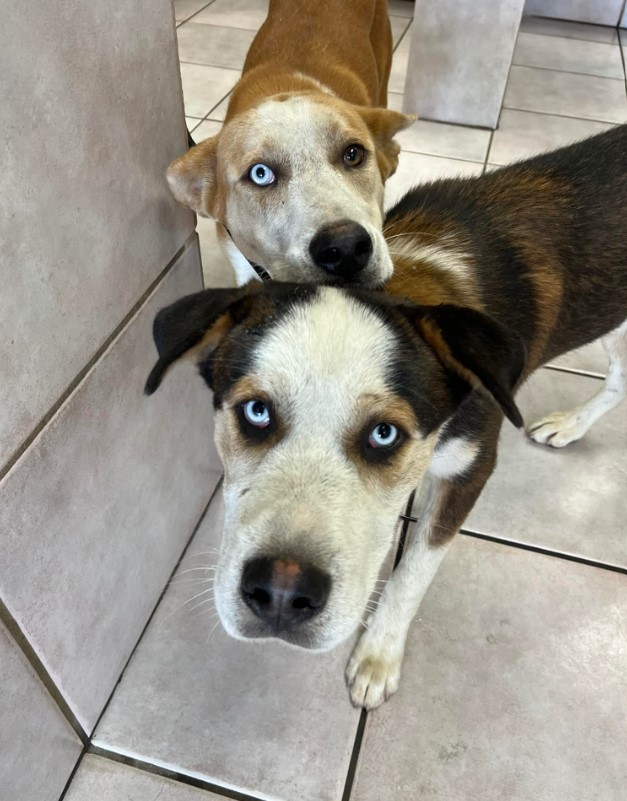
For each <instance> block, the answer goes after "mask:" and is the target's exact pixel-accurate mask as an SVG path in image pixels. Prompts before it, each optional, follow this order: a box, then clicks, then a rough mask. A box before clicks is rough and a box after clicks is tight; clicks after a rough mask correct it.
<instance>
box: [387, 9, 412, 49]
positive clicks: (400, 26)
mask: <svg viewBox="0 0 627 801" xmlns="http://www.w3.org/2000/svg"><path fill="white" fill-rule="evenodd" d="M410 24H411V20H410V19H408V18H407V17H394V16H390V25H391V28H392V44H393V46H394V47H396V45H397V44H398V43H399V42H400V40H401V38H402V36H403V34H404V33H405V31H406V30H407V29H408V28H409V26H410Z"/></svg>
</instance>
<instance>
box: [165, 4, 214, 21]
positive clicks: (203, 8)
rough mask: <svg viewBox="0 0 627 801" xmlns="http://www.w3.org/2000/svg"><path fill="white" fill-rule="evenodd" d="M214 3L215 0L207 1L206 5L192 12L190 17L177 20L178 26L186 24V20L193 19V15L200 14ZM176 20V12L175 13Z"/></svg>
mask: <svg viewBox="0 0 627 801" xmlns="http://www.w3.org/2000/svg"><path fill="white" fill-rule="evenodd" d="M213 3H215V0H209V2H208V3H205V5H204V6H203V7H202V8H199V9H198V11H194V13H193V14H190V15H189V17H185V19H184V20H181V22H177V23H176V27H177V28H180V27H181V25H184V24H185V23H186V22H189V21H190V19H192V18H193V17H195V16H196V14H200V12H201V11H204V10H205V9H206V8H208V7H209V6H210V5H212V4H213ZM174 21H175V22H176V13H175V14H174Z"/></svg>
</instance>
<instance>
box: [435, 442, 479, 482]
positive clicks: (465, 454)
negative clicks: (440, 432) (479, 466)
mask: <svg viewBox="0 0 627 801" xmlns="http://www.w3.org/2000/svg"><path fill="white" fill-rule="evenodd" d="M479 450H480V448H479V443H477V442H471V441H470V440H468V439H466V437H449V438H448V439H445V440H444V441H443V442H442V444H441V445H440V444H437V445H436V446H435V451H434V452H433V457H432V459H431V464H430V465H429V473H430V474H431V475H432V476H434V477H435V478H442V479H449V478H454V477H455V476H460V475H462V474H463V473H465V472H466V471H467V470H468V469H469V468H470V467H471V466H472V464H473V463H474V461H475V459H476V458H477V455H478V454H479Z"/></svg>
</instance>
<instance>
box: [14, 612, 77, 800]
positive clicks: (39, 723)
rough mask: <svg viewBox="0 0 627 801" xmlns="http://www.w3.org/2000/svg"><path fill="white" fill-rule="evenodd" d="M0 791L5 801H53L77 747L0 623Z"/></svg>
mask: <svg viewBox="0 0 627 801" xmlns="http://www.w3.org/2000/svg"><path fill="white" fill-rule="evenodd" d="M0 720H1V721H2V725H1V726H0V786H1V787H2V790H1V791H0V793H1V795H2V798H3V799H6V801H18V799H19V801H57V799H58V798H59V796H60V794H61V792H62V790H63V788H64V787H65V783H66V782H67V780H68V779H69V778H70V774H71V773H72V770H73V769H74V765H75V764H76V762H77V760H78V758H79V756H80V753H81V751H82V747H83V746H82V743H81V741H80V740H79V739H78V737H77V736H76V735H75V734H74V732H73V731H72V729H71V728H70V726H69V724H68V722H67V721H66V720H65V718H64V717H63V715H62V714H61V712H59V709H58V707H57V706H56V704H55V703H54V701H53V700H52V699H51V698H50V696H49V695H48V693H47V691H46V689H45V687H44V686H43V684H42V683H41V681H40V680H39V678H38V676H37V675H36V674H35V672H34V671H33V669H32V667H31V666H30V665H29V664H28V662H27V661H26V659H25V658H24V656H23V654H22V652H21V651H20V649H19V648H18V646H17V645H16V643H15V641H14V640H13V638H12V637H11V636H10V634H9V633H8V632H7V630H6V629H5V628H4V626H3V625H2V624H0Z"/></svg>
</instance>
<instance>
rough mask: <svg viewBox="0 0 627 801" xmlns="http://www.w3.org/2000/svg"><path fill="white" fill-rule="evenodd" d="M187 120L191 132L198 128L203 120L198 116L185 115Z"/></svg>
mask: <svg viewBox="0 0 627 801" xmlns="http://www.w3.org/2000/svg"><path fill="white" fill-rule="evenodd" d="M185 122H186V124H187V130H188V131H189V132H190V133H191V132H192V131H193V130H194V128H198V126H199V125H200V123H201V122H202V120H199V119H197V118H196V117H185Z"/></svg>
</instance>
